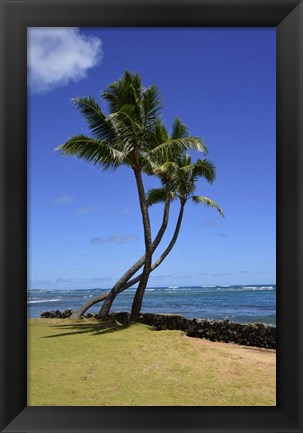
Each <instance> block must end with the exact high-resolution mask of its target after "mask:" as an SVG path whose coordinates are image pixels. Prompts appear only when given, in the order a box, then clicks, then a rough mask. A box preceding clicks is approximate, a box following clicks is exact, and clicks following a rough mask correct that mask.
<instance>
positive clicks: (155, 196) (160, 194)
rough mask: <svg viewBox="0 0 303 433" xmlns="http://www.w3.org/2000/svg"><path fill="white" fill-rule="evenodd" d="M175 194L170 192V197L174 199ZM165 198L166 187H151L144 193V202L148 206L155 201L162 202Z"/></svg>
mask: <svg viewBox="0 0 303 433" xmlns="http://www.w3.org/2000/svg"><path fill="white" fill-rule="evenodd" d="M175 198H176V194H174V193H173V192H170V199H171V200H174V199H175ZM165 200H166V188H152V189H150V190H149V191H147V193H146V202H147V205H148V206H152V205H153V204H156V203H163V202H165Z"/></svg>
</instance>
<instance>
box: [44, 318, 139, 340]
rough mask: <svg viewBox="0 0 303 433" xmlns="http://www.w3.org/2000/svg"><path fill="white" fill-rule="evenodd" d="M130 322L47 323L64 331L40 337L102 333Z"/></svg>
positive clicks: (126, 325) (122, 327)
mask: <svg viewBox="0 0 303 433" xmlns="http://www.w3.org/2000/svg"><path fill="white" fill-rule="evenodd" d="M131 325H132V323H126V324H121V323H119V322H116V321H115V320H100V321H96V322H95V323H87V322H79V321H75V322H71V321H69V322H68V323H62V324H59V325H58V324H56V325H49V326H50V327H51V328H58V330H59V329H61V330H65V331H66V332H61V333H59V334H53V335H46V336H45V337H42V338H54V337H65V336H68V335H76V334H91V335H104V334H108V333H112V332H117V331H121V330H122V329H126V328H128V327H129V326H131Z"/></svg>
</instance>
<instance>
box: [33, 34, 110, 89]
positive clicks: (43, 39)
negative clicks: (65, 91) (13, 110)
mask: <svg viewBox="0 0 303 433" xmlns="http://www.w3.org/2000/svg"><path fill="white" fill-rule="evenodd" d="M102 57H103V51H102V41H101V39H99V38H97V37H95V36H86V35H83V34H81V33H80V31H79V29H77V28H71V27H70V28H57V27H56V28H48V27H44V28H31V29H30V30H29V32H28V74H29V75H28V76H29V84H30V87H31V90H32V92H33V93H46V92H49V91H50V90H52V89H54V88H56V87H59V86H63V85H65V84H68V83H69V82H70V81H78V80H80V79H81V78H84V77H86V76H87V70H88V69H89V68H92V67H93V66H95V65H96V64H98V63H99V62H101V60H102Z"/></svg>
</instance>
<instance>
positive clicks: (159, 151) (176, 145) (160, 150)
mask: <svg viewBox="0 0 303 433" xmlns="http://www.w3.org/2000/svg"><path fill="white" fill-rule="evenodd" d="M189 149H190V150H197V151H200V152H204V153H207V149H206V146H205V144H204V142H203V141H202V140H201V139H200V138H197V137H187V138H176V139H174V140H168V141H166V142H165V143H162V144H159V145H158V146H156V147H155V148H153V149H151V150H150V151H149V154H150V155H151V156H152V157H153V158H155V159H157V160H159V161H165V160H171V159H173V158H174V157H176V155H179V154H180V153H181V152H184V151H185V150H189Z"/></svg>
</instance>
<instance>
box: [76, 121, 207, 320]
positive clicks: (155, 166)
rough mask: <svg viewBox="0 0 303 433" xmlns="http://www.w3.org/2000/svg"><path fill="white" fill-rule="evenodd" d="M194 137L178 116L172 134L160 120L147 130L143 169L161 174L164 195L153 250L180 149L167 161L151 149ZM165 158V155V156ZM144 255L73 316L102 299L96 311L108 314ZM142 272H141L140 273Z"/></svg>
mask: <svg viewBox="0 0 303 433" xmlns="http://www.w3.org/2000/svg"><path fill="white" fill-rule="evenodd" d="M181 139H186V140H189V141H191V140H194V138H193V137H190V136H189V132H188V128H187V127H186V125H184V123H182V122H181V120H180V119H179V118H176V119H175V120H174V121H173V124H172V131H171V134H170V135H169V134H168V131H167V129H166V127H165V125H164V124H163V123H162V122H156V124H155V127H154V128H153V131H152V133H151V134H150V144H149V154H148V157H146V158H145V163H144V167H143V170H144V172H145V173H147V174H148V175H157V176H158V177H160V178H161V182H162V183H163V185H165V191H164V195H165V199H164V203H165V204H164V212H163V219H162V224H161V226H160V229H159V231H158V233H157V235H156V237H155V239H154V240H153V242H152V252H153V253H154V251H155V250H156V248H157V246H158V245H159V243H160V241H161V239H162V237H163V234H164V232H165V230H166V227H167V224H168V217H169V205H170V202H171V193H170V187H171V182H170V176H171V172H172V170H173V169H174V162H173V160H174V159H176V158H178V156H179V154H180V151H179V150H178V146H176V149H175V150H174V151H173V152H170V159H171V160H172V161H167V155H165V154H164V155H163V154H162V153H161V152H160V153H154V149H156V150H157V149H159V146H160V145H161V146H163V145H164V146H165V145H166V144H167V143H168V142H173V141H174V140H181ZM206 152H207V149H206V147H205V145H204V153H206ZM165 158H166V159H165ZM145 258H146V255H145V254H144V255H143V256H142V257H141V258H140V259H139V260H137V262H136V263H134V264H133V265H132V267H131V268H129V269H128V271H126V272H125V273H124V274H123V276H122V277H121V278H120V279H119V280H118V282H117V283H116V284H115V285H114V287H113V288H112V289H111V291H110V292H108V293H106V296H105V297H104V295H105V294H102V295H97V296H96V297H94V298H92V299H90V300H89V301H88V302H87V303H85V304H83V305H82V306H81V307H79V308H78V309H77V310H76V311H74V312H73V315H72V318H78V317H80V316H81V315H83V314H84V313H85V312H86V311H87V309H88V308H90V307H91V306H92V305H95V304H96V303H98V302H101V301H103V300H104V299H106V300H105V302H104V304H103V306H102V308H101V310H100V312H99V315H100V317H106V316H107V315H108V314H109V311H110V308H111V305H112V303H113V301H114V300H115V298H116V296H117V295H118V293H120V292H121V289H122V287H123V286H124V285H125V284H126V282H127V281H128V280H129V278H131V277H132V276H133V275H134V274H135V273H136V272H137V271H138V270H139V269H140V268H141V267H142V266H143V265H144V263H145ZM141 276H142V275H141Z"/></svg>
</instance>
